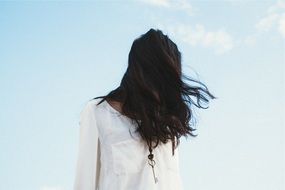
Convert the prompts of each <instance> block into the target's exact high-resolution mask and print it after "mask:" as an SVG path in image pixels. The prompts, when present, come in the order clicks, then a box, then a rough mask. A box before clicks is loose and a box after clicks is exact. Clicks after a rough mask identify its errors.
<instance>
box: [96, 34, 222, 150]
mask: <svg viewBox="0 0 285 190" xmlns="http://www.w3.org/2000/svg"><path fill="white" fill-rule="evenodd" d="M182 78H185V79H187V80H189V81H191V82H194V83H196V84H199V85H198V86H196V85H195V86H192V85H190V84H187V83H185V82H184V81H183V80H182ZM191 96H192V97H194V98H195V99H196V102H195V101H193V100H192V98H191ZM96 98H103V99H102V101H104V100H111V101H117V102H120V103H121V106H122V108H121V110H122V111H121V113H122V114H123V115H125V116H127V117H129V118H131V119H133V120H134V121H135V122H136V123H137V124H138V128H137V132H139V133H140V135H141V137H142V139H143V140H145V142H146V143H147V144H148V146H149V148H150V151H151V150H152V149H153V148H155V147H156V146H157V145H158V144H159V143H160V142H162V143H166V142H168V140H171V141H172V145H173V146H172V147H173V149H172V151H173V154H174V148H175V147H177V146H178V144H179V138H180V137H181V136H185V137H187V136H188V135H191V136H193V137H195V136H197V135H194V134H193V131H194V130H195V129H194V128H193V127H192V126H190V120H191V119H193V111H192V107H191V106H192V105H194V106H196V107H198V108H203V109H207V108H208V107H203V106H202V104H201V103H208V102H209V98H212V99H214V98H216V97H215V96H213V95H212V94H211V93H210V92H209V91H208V88H207V87H206V86H205V85H204V84H203V83H202V82H199V81H196V80H194V79H191V78H189V77H187V76H185V75H184V74H182V69H181V53H180V51H179V50H178V48H177V45H176V44H175V43H174V42H173V41H172V40H170V39H169V38H168V36H167V35H164V34H163V33H162V31H161V30H159V29H157V30H154V29H150V30H149V31H147V32H146V33H145V34H143V35H141V36H140V37H139V38H137V39H135V40H134V42H133V44H132V46H131V50H130V52H129V57H128V67H127V70H126V72H125V74H124V76H123V78H122V80H121V83H120V86H119V87H118V88H116V89H115V90H112V91H111V92H110V93H108V94H107V95H106V96H100V97H96ZM96 98H94V99H96ZM102 101H100V102H99V103H101V102H102ZM153 142H155V144H154V146H153ZM175 142H176V143H175Z"/></svg>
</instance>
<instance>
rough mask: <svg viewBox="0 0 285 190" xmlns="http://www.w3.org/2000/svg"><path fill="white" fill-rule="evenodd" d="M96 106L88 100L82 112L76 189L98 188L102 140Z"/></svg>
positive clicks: (74, 187)
mask: <svg viewBox="0 0 285 190" xmlns="http://www.w3.org/2000/svg"><path fill="white" fill-rule="evenodd" d="M94 109H95V107H94V105H92V103H90V102H88V103H87V105H86V106H85V107H84V109H83V110H82V111H81V113H80V122H79V126H80V131H79V133H80V134H79V146H78V157H77V164H76V170H75V180H74V186H73V189H74V190H96V189H97V188H98V180H99V173H100V166H101V164H100V142H99V133H98V128H97V125H96V119H95V110H94Z"/></svg>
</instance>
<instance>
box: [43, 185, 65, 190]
mask: <svg viewBox="0 0 285 190" xmlns="http://www.w3.org/2000/svg"><path fill="white" fill-rule="evenodd" d="M40 190H64V189H63V188H62V187H60V186H56V187H50V186H43V187H41V188H40Z"/></svg>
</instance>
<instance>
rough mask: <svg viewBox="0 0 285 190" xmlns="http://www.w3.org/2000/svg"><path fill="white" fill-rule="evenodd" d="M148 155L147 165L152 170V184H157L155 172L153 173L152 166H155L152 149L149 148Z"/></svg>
mask: <svg viewBox="0 0 285 190" xmlns="http://www.w3.org/2000/svg"><path fill="white" fill-rule="evenodd" d="M149 152H150V153H149V155H148V164H149V165H150V166H151V168H152V174H153V178H154V182H155V183H157V182H158V179H157V177H156V176H155V172H154V166H155V161H154V159H153V157H154V155H153V153H152V148H149Z"/></svg>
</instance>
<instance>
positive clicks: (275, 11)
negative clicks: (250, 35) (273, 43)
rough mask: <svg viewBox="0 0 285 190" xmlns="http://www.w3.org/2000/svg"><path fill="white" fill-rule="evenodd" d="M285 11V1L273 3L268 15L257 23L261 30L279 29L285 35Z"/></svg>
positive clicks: (257, 27) (280, 0) (258, 28)
mask: <svg viewBox="0 0 285 190" xmlns="http://www.w3.org/2000/svg"><path fill="white" fill-rule="evenodd" d="M284 11H285V1H284V0H279V1H277V2H276V3H275V4H273V5H271V6H270V7H269V8H268V9H267V12H266V16H264V17H263V18H261V19H260V20H259V21H258V22H257V24H256V25H255V27H256V29H257V30H258V31H259V32H266V31H269V30H270V29H275V30H277V31H278V32H279V33H280V34H281V35H282V36H283V37H285V35H284Z"/></svg>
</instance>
